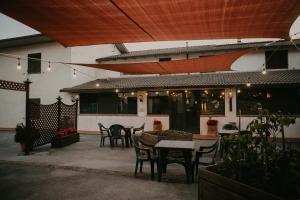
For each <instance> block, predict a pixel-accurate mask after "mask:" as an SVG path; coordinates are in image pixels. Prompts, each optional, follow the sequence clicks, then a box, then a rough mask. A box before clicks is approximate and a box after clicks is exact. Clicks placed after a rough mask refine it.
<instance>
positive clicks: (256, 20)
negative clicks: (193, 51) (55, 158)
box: [0, 0, 300, 46]
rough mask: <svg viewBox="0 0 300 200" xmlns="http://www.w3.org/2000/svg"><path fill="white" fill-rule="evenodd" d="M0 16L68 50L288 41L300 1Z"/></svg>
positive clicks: (177, 3) (89, 7) (87, 3)
mask: <svg viewBox="0 0 300 200" xmlns="http://www.w3.org/2000/svg"><path fill="white" fill-rule="evenodd" d="M0 12H2V13H3V14H5V15H7V16H9V17H12V18H14V19H16V20H18V21H20V22H22V23H24V24H25V25H27V26H30V27H31V28H34V29H36V30H37V31H39V32H41V33H43V34H44V35H46V36H48V37H50V38H52V39H54V40H56V41H58V42H59V43H61V44H63V45H64V46H80V45H95V44H108V43H113V44H117V43H125V42H142V41H143V42H145V41H167V40H168V41H170V40H171V41H172V40H200V39H237V38H284V39H286V38H289V30H290V27H291V25H292V23H293V22H294V21H295V20H296V18H297V17H298V16H299V14H300V4H299V0H277V1H274V0H251V1H249V0H230V1H228V0H201V1H195V0H184V1H183V0H160V1H149V0H126V1H125V0H77V1H73V0H71V1H62V0H51V1H41V0H31V1H30V3H29V2H28V1H20V0H2V1H0Z"/></svg>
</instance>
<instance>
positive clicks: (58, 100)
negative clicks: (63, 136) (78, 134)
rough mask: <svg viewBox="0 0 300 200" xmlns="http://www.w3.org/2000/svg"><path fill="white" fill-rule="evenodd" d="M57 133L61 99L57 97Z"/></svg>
mask: <svg viewBox="0 0 300 200" xmlns="http://www.w3.org/2000/svg"><path fill="white" fill-rule="evenodd" d="M56 99H57V132H58V131H59V130H60V119H61V117H60V115H61V100H62V98H61V97H60V96H58V97H57V98H56Z"/></svg>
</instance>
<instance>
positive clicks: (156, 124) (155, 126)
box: [153, 119, 162, 131]
mask: <svg viewBox="0 0 300 200" xmlns="http://www.w3.org/2000/svg"><path fill="white" fill-rule="evenodd" d="M153 130H154V131H161V130H162V123H161V121H159V120H157V119H155V120H154V121H153Z"/></svg>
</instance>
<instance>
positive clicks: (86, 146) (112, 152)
mask: <svg viewBox="0 0 300 200" xmlns="http://www.w3.org/2000/svg"><path fill="white" fill-rule="evenodd" d="M13 136H14V133H13V132H1V134H0V160H1V161H12V162H18V163H19V162H21V163H23V164H26V163H27V164H33V165H35V166H51V167H54V168H62V169H67V170H69V169H70V170H76V171H84V172H97V173H98V172H99V173H101V174H114V175H121V176H129V177H134V168H135V159H136V155H135V152H134V148H124V150H122V148H121V147H114V148H110V147H109V144H108V142H107V143H106V144H105V146H104V147H101V148H100V147H99V142H100V136H99V135H81V139H80V142H77V143H75V144H72V145H69V146H66V147H64V148H57V149H53V148H51V147H50V144H49V145H44V146H41V147H39V148H37V149H36V150H34V151H33V152H31V154H30V155H29V156H20V155H18V153H19V152H20V147H19V144H17V143H14V141H13ZM198 146H199V144H197V141H196V149H198V148H199V147H198ZM155 172H156V168H155ZM140 178H141V179H145V180H150V179H151V178H150V164H149V163H145V165H144V169H143V173H142V174H141V173H138V179H140ZM162 182H172V183H173V182H175V183H182V184H185V172H184V168H183V167H182V166H180V165H176V164H172V165H168V171H167V173H166V175H164V178H163V179H162Z"/></svg>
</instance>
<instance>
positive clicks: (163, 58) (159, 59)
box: [158, 57, 172, 62]
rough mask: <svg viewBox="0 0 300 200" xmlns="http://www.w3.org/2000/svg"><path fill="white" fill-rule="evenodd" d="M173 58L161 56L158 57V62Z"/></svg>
mask: <svg viewBox="0 0 300 200" xmlns="http://www.w3.org/2000/svg"><path fill="white" fill-rule="evenodd" d="M171 60H172V58H171V57H161V58H158V62H166V61H171Z"/></svg>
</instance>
